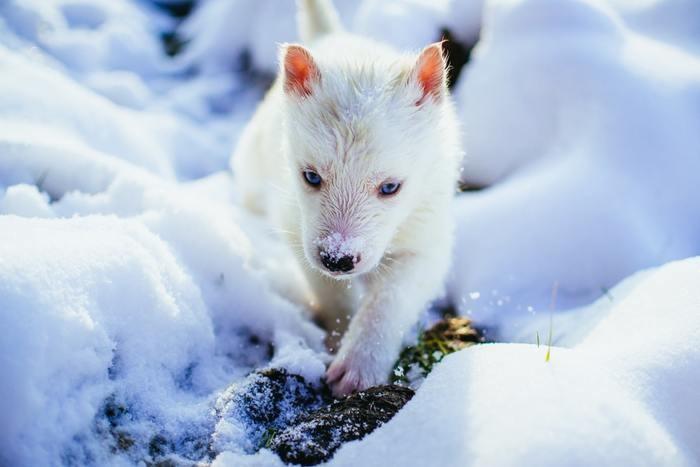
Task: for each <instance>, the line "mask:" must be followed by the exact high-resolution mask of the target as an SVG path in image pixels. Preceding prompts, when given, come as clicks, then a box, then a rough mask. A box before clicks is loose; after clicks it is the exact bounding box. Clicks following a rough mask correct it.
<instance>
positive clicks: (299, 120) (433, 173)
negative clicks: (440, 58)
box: [233, 1, 460, 395]
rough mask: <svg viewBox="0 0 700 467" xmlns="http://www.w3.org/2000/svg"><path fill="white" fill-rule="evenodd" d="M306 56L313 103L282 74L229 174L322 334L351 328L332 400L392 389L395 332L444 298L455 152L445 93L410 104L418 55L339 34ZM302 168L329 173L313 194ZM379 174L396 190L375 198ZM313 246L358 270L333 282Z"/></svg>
mask: <svg viewBox="0 0 700 467" xmlns="http://www.w3.org/2000/svg"><path fill="white" fill-rule="evenodd" d="M305 3H306V4H309V3H313V2H309V1H307V2H305ZM302 14H303V11H302ZM307 21H310V20H309V19H308V18H307ZM310 29H313V28H310V27H309V26H307V30H310ZM317 29H319V28H317ZM310 51H311V54H312V56H313V59H314V62H315V64H316V65H317V67H318V70H319V73H320V76H321V78H320V80H319V81H318V82H317V83H315V84H314V86H313V88H312V92H311V94H310V95H308V96H299V95H294V93H290V92H285V90H284V89H283V83H282V81H283V79H284V78H283V75H284V70H282V72H281V74H282V78H280V79H278V81H277V83H276V84H275V85H274V86H273V88H272V89H271V90H270V92H269V93H268V95H267V96H266V97H265V99H264V101H263V103H262V104H261V105H260V108H259V109H258V111H257V113H256V114H255V116H254V117H253V119H252V120H251V122H250V124H249V125H248V127H247V128H246V130H245V132H244V134H243V135H242V138H241V141H240V143H239V146H238V148H237V150H236V152H235V154H234V157H233V168H234V172H235V176H236V180H237V186H238V189H240V190H241V194H242V199H243V202H244V204H245V206H246V207H247V208H249V209H250V210H251V211H254V212H257V213H261V214H264V215H266V216H267V217H268V218H269V220H270V221H271V222H272V223H273V224H274V226H275V228H276V229H278V230H279V231H280V232H284V234H285V235H284V236H285V238H286V240H287V241H288V242H290V244H291V245H292V246H293V247H294V249H295V250H296V251H297V252H298V259H299V261H300V263H301V264H302V265H303V268H304V270H305V274H306V277H307V279H308V282H309V285H310V287H311V289H312V290H313V292H314V297H313V299H314V303H313V308H314V309H315V311H316V312H317V313H318V315H319V317H320V318H321V320H322V321H323V323H324V324H325V325H326V327H327V329H328V330H329V331H330V332H331V333H335V335H338V334H339V333H342V332H343V331H345V330H346V328H347V331H346V332H345V335H344V337H343V340H342V343H341V345H340V349H339V351H338V353H337V355H336V357H335V360H334V361H333V363H332V364H331V365H330V367H329V368H328V372H327V378H328V381H329V383H331V385H332V387H333V390H334V392H335V394H336V395H340V394H347V393H349V392H352V391H355V390H362V389H365V388H367V387H369V386H372V385H376V384H380V383H383V382H385V381H386V379H387V377H388V376H389V372H390V370H391V368H392V365H393V363H394V361H395V360H396V358H397V355H398V352H399V350H400V346H401V343H402V338H403V336H404V335H405V333H406V332H407V331H408V330H410V327H411V326H412V325H413V324H414V323H415V322H416V320H417V318H418V316H419V314H420V312H421V311H422V310H424V309H425V307H426V305H427V304H428V303H429V302H430V300H432V299H433V298H435V297H436V295H438V294H439V293H440V292H441V289H442V285H443V281H444V277H445V274H446V272H447V270H448V263H449V258H450V252H451V246H452V232H453V228H452V221H451V219H450V214H449V212H450V208H449V205H450V202H451V199H452V198H453V194H454V191H455V185H456V179H457V166H458V161H459V159H460V151H459V147H458V129H457V123H456V121H457V120H456V117H455V115H454V111H453V107H452V103H451V101H450V99H449V96H448V95H447V92H446V90H444V93H443V95H442V97H441V98H438V99H427V100H425V101H424V102H423V103H421V104H420V105H417V104H416V103H417V102H418V101H420V100H421V96H422V94H423V91H422V88H421V86H420V85H419V83H418V82H417V80H416V79H415V75H414V73H413V72H414V69H415V67H416V60H417V56H416V55H402V54H398V53H396V52H395V51H393V50H392V49H390V48H388V47H386V46H384V45H382V44H378V43H375V42H371V41H368V40H366V39H363V38H359V37H354V36H350V35H347V34H345V33H343V32H340V31H336V32H332V33H330V34H327V35H325V36H323V37H321V38H318V39H317V40H315V41H314V42H313V43H311V44H310ZM282 53H283V54H284V49H283V52H282ZM443 84H444V83H443ZM308 167H313V168H314V169H315V170H316V171H317V172H318V173H319V174H320V175H321V176H322V177H323V187H322V188H321V189H320V190H317V189H315V188H312V187H309V186H308V185H307V184H306V182H305V181H304V179H303V176H302V171H303V170H304V169H305V168H308ZM386 179H395V180H400V181H402V188H401V189H400V191H399V192H398V194H396V195H395V196H393V197H389V198H382V197H380V196H378V193H377V187H378V186H379V185H380V184H381V183H382V182H383V181H385V180H386ZM319 246H320V247H322V248H326V249H330V250H332V251H335V252H337V254H341V253H342V254H345V253H348V252H350V253H352V252H355V253H356V254H359V255H361V261H360V262H359V263H358V264H357V265H356V267H355V270H354V271H352V273H351V274H346V275H341V276H338V275H335V276H332V277H331V274H330V273H329V272H328V271H327V270H326V269H325V268H324V266H323V265H322V263H321V262H320V259H319V254H318V248H319ZM350 318H352V320H351V321H350ZM348 321H350V322H349V326H348Z"/></svg>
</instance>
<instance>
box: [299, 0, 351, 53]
mask: <svg viewBox="0 0 700 467" xmlns="http://www.w3.org/2000/svg"><path fill="white" fill-rule="evenodd" d="M297 24H298V28H299V34H300V36H301V40H302V42H307V43H308V42H313V41H315V40H316V39H318V38H320V37H322V36H325V35H326V34H330V33H332V32H337V31H341V30H342V29H343V26H342V24H341V23H340V18H339V17H338V12H337V11H336V10H335V8H334V7H333V4H332V3H331V0H297Z"/></svg>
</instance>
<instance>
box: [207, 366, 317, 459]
mask: <svg viewBox="0 0 700 467" xmlns="http://www.w3.org/2000/svg"><path fill="white" fill-rule="evenodd" d="M324 403H327V396H326V394H324V393H322V392H321V391H320V390H317V389H315V388H314V386H313V385H311V384H309V383H308V382H307V381H306V380H305V379H304V378H303V377H301V376H299V375H294V374H290V373H288V372H287V371H285V370H283V369H276V368H275V369H267V370H263V371H257V372H254V373H252V374H251V375H250V376H248V378H247V379H246V380H245V381H244V382H243V383H242V384H238V385H235V386H232V387H231V388H229V389H228V390H227V391H226V392H224V394H222V396H220V397H219V400H218V401H217V403H216V409H217V415H218V417H220V418H232V419H235V420H237V421H238V422H239V423H240V424H241V425H242V426H245V428H246V435H247V437H248V440H249V442H250V446H251V451H256V450H257V449H259V448H261V447H263V446H265V444H266V443H267V442H268V441H269V439H270V437H271V435H272V433H275V432H277V431H280V430H282V429H284V428H286V427H287V426H288V425H289V424H291V423H292V422H294V421H295V420H296V419H297V418H298V417H299V416H300V415H301V414H303V413H308V412H309V411H311V410H315V409H317V408H319V407H321V406H322V405H323V404H324Z"/></svg>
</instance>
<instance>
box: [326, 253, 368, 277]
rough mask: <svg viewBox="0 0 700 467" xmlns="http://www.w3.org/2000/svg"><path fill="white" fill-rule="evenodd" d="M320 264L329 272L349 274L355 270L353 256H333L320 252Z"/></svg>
mask: <svg viewBox="0 0 700 467" xmlns="http://www.w3.org/2000/svg"><path fill="white" fill-rule="evenodd" d="M320 256H321V263H323V265H324V266H325V267H326V269H328V270H329V271H331V272H350V271H352V270H353V269H354V268H355V263H357V262H358V261H359V260H358V261H355V257H354V256H350V255H347V256H334V255H329V254H328V253H326V252H324V251H322V252H321V253H320Z"/></svg>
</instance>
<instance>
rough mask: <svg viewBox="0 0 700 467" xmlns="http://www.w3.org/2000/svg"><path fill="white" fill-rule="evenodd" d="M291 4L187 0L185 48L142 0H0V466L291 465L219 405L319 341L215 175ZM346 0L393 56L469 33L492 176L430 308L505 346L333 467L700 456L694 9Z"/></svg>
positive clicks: (361, 26)
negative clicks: (443, 307)
mask: <svg viewBox="0 0 700 467" xmlns="http://www.w3.org/2000/svg"><path fill="white" fill-rule="evenodd" d="M161 3H167V2H161ZM171 3H177V2H176V1H172V2H171ZM288 3H289V4H287V3H285V4H284V5H282V6H280V3H278V2H276V1H273V0H270V1H262V2H260V1H248V0H235V1H229V0H206V1H203V2H202V6H201V8H199V9H197V10H195V12H194V14H193V15H192V16H190V17H189V18H188V19H187V20H186V21H185V23H184V24H183V25H182V28H181V32H182V33H183V34H184V35H185V36H186V37H188V38H189V40H190V43H189V45H188V47H186V48H185V50H184V52H183V53H181V54H180V55H178V56H176V57H175V58H174V59H173V58H169V57H168V56H167V55H166V54H165V53H164V52H163V45H162V41H161V36H162V35H163V34H164V33H168V32H170V31H172V30H173V28H174V27H175V25H176V23H175V21H176V20H175V19H173V18H172V17H170V16H168V15H166V14H165V13H163V11H162V10H159V9H157V8H156V7H154V6H153V5H152V4H151V3H149V2H147V1H146V0H139V1H137V0H131V1H126V0H124V1H120V2H114V1H112V0H91V1H87V0H50V1H47V0H33V1H29V0H5V1H4V2H3V1H0V70H2V72H0V375H2V377H0V414H2V415H0V464H1V465H61V464H64V465H82V464H90V465H132V464H135V463H137V462H139V461H152V460H154V459H156V458H158V456H159V455H161V454H163V453H166V454H167V453H171V455H172V456H174V457H173V459H174V460H177V461H178V462H187V461H198V460H204V461H209V460H212V459H213V463H214V464H215V465H220V466H228V465H230V466H242V465H278V464H280V461H279V459H278V458H277V457H276V456H275V455H274V454H272V453H271V452H270V451H268V450H266V449H262V450H260V451H259V452H257V453H255V451H256V450H257V448H258V445H254V443H253V444H251V443H252V441H251V439H253V438H251V436H252V435H251V434H250V430H251V428H250V426H249V425H246V420H245V419H243V418H240V417H239V418H237V417H232V418H227V417H226V416H225V415H222V414H226V413H228V412H231V411H233V412H235V407H232V406H231V402H230V399H228V398H227V394H229V393H230V391H234V392H235V391H236V388H238V387H243V386H245V385H246V384H250V381H249V380H246V379H245V376H246V375H247V374H248V373H249V372H250V371H252V370H255V369H260V368H265V367H278V368H285V369H287V370H288V371H289V372H292V373H296V374H300V375H302V376H304V377H305V378H306V379H307V380H308V381H310V382H311V383H312V384H319V382H320V377H321V375H322V374H323V371H324V365H325V363H326V361H327V358H328V357H327V355H326V354H325V353H324V352H323V350H322V345H321V341H322V339H323V333H322V331H321V330H319V329H318V328H317V327H316V326H315V325H314V324H312V323H311V321H310V319H309V318H308V316H307V315H306V313H305V311H304V310H302V309H300V308H299V307H297V306H295V305H293V304H292V303H291V302H290V301H288V300H287V299H286V298H284V297H289V296H291V295H292V294H294V293H295V292H298V291H297V289H296V287H295V285H296V282H295V281H294V278H295V277H297V271H296V270H295V269H294V267H293V263H292V262H291V261H289V253H288V252H287V251H286V249H285V247H284V246H283V245H281V244H279V243H278V242H277V241H276V240H275V237H274V233H273V232H270V231H269V230H268V229H267V228H266V227H265V225H262V224H261V223H260V222H259V221H257V220H256V219H252V218H249V217H248V216H247V215H246V214H244V213H243V212H241V211H239V209H238V208H237V207H236V204H235V201H236V200H235V199H234V195H233V190H232V184H233V183H234V182H233V179H232V177H231V176H230V174H229V173H228V172H227V170H228V169H227V167H228V164H229V160H228V159H229V155H230V152H231V148H232V147H233V145H234V144H235V141H236V137H237V135H238V133H239V131H240V129H241V127H242V125H244V124H245V122H246V120H247V119H248V117H249V116H250V114H251V112H252V111H253V109H254V105H255V103H256V102H257V100H258V99H259V98H260V96H261V95H262V92H263V91H264V86H263V83H264V82H265V79H264V78H262V76H264V75H265V74H266V73H268V74H269V73H270V72H271V71H274V69H275V57H276V54H275V42H276V41H283V40H294V36H295V34H294V26H293V20H292V13H291V12H292V7H291V2H288ZM338 3H339V7H340V10H341V12H342V14H343V18H344V21H345V23H346V24H348V25H349V27H350V28H352V29H353V30H355V31H358V32H361V33H363V34H367V35H370V36H373V37H376V38H379V39H383V40H388V41H390V42H392V43H393V44H395V45H396V46H399V47H407V48H418V47H420V46H422V45H424V43H426V42H430V41H433V40H436V39H437V38H438V37H439V35H440V31H441V29H442V28H443V27H447V28H449V29H450V30H451V32H452V33H453V35H454V36H455V37H456V38H457V39H458V40H460V41H462V42H463V43H464V44H465V45H471V43H472V42H473V41H475V40H476V38H477V37H480V40H479V44H478V46H477V47H476V49H475V51H474V53H473V55H472V60H471V62H470V64H469V65H468V66H467V67H466V68H465V69H464V70H463V72H462V74H461V76H460V78H459V81H458V82H457V83H456V86H455V88H454V95H455V99H456V100H457V104H458V108H459V112H460V118H461V121H462V124H463V127H464V147H465V150H466V153H467V156H466V158H465V164H464V172H463V178H464V180H465V181H466V182H468V183H469V184H471V185H479V186H487V188H485V189H483V190H480V191H475V192H468V193H465V194H462V195H460V197H459V199H458V200H457V202H456V206H455V216H456V217H457V218H458V221H459V222H458V223H459V229H458V242H457V246H456V249H455V255H454V267H453V272H452V274H451V277H450V279H449V282H448V284H446V296H445V300H447V301H449V302H451V303H453V304H454V305H456V307H457V309H458V310H459V311H460V312H461V313H463V314H465V315H470V316H471V317H472V318H474V319H475V320H476V322H477V324H480V325H481V326H483V327H485V328H486V329H487V332H488V333H489V336H490V337H491V338H492V339H494V340H496V341H498V342H499V343H495V344H489V345H484V346H479V347H477V348H473V349H467V350H465V351H461V352H458V353H456V354H454V355H452V356H450V357H449V358H448V359H446V360H445V361H444V362H443V363H442V364H440V365H439V366H438V368H437V369H436V370H435V371H434V372H433V373H432V374H431V375H430V376H429V377H428V378H427V380H426V381H425V383H424V384H423V385H422V386H421V388H420V389H419V391H418V392H417V394H416V396H415V397H414V398H413V400H411V401H410V402H409V403H408V405H406V407H405V408H404V409H403V410H402V411H401V412H399V414H398V415H397V416H396V417H395V418H394V419H393V420H392V421H390V422H389V423H388V424H386V425H384V426H383V427H381V428H380V429H378V430H377V431H376V432H374V433H373V434H371V435H370V436H368V437H366V438H365V439H364V440H362V441H359V442H352V443H349V444H347V445H345V446H344V447H343V448H341V450H340V451H338V453H337V454H336V456H335V457H334V459H333V460H332V461H331V464H335V465H357V464H360V463H361V464H362V465H379V464H385V463H386V459H392V460H393V461H394V462H395V463H399V464H402V465H429V464H435V463H439V464H440V465H472V464H473V465H522V464H533V465H593V464H599V465H616V466H617V465H660V464H663V465H697V464H698V462H700V451H698V446H699V445H700V438H699V437H698V433H700V424H699V423H698V419H697V417H695V416H694V414H695V413H697V408H698V405H699V404H700V400H698V397H697V394H696V393H697V391H695V390H694V389H695V388H696V387H697V386H698V384H699V383H700V381H699V380H698V375H699V374H700V371H699V370H700V347H698V345H697V344H698V342H700V317H699V316H700V315H698V310H699V309H700V287H699V286H698V284H700V262H699V260H698V259H692V258H691V257H693V256H695V255H698V254H700V197H698V196H697V193H696V187H697V186H698V185H699V184H700V132H698V130H697V129H698V128H700V58H699V57H698V53H700V48H699V46H698V44H700V17H699V16H698V13H700V11H699V10H698V7H697V4H696V2H694V1H693V0H645V1H635V2H633V1H626V0H610V1H609V2H607V3H605V2H597V1H593V0H558V1H556V2H552V1H551V0H486V1H485V2H481V1H467V0H463V1H457V0H451V1H450V0H445V1H440V2H427V1H416V0H404V1H394V2H383V1H381V2H380V1H372V0H364V1H362V2H351V1H339V2H338ZM285 9H289V11H287V12H285V11H284V10H285ZM685 258H691V259H685ZM674 260H683V261H678V262H672V263H670V264H667V265H666V266H663V267H661V268H659V269H652V270H649V271H646V272H642V273H638V271H640V270H644V269H646V268H653V267H657V266H661V265H663V264H665V263H669V262H671V261H674ZM635 273H637V274H635ZM628 276H632V277H631V278H630V279H628V280H626V281H624V282H623V283H622V284H621V285H619V286H617V287H615V285H616V284H617V283H619V282H620V281H622V280H623V279H624V278H626V277H628ZM553 291H556V294H555V295H556V300H555V301H554V304H552V295H553ZM279 292H281V294H280V293H279ZM596 300H597V301H596ZM594 301H595V303H594V304H593V305H590V306H588V305H589V304H591V303H593V302H594ZM554 309H556V311H555V312H554V313H551V311H550V310H554ZM550 314H551V316H552V321H551V323H552V324H551V330H552V334H553V340H554V342H555V344H556V346H555V347H554V348H553V349H552V350H551V358H550V360H549V361H548V362H546V361H545V354H546V352H547V348H546V347H547V346H546V341H547V334H548V333H549V330H550ZM538 335H539V336H540V340H541V344H540V346H539V347H538V346H537V345H536V344H535V341H536V336H538ZM515 342H517V344H516V343H515ZM232 384H233V386H231V385H232ZM260 436H261V435H260V433H257V434H255V437H258V438H259V437H260ZM255 439H257V438H255ZM212 446H213V447H212Z"/></svg>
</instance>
